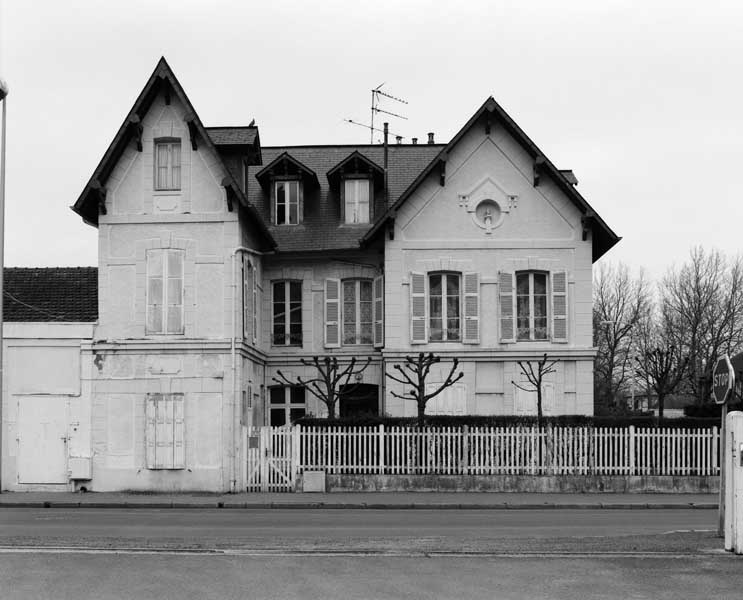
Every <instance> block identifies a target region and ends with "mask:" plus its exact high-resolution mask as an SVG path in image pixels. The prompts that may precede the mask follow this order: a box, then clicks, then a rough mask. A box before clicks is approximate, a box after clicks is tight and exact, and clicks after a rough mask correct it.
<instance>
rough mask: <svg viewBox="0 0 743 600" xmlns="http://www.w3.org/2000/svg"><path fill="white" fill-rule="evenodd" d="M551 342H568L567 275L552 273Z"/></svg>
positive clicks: (562, 272)
mask: <svg viewBox="0 0 743 600" xmlns="http://www.w3.org/2000/svg"><path fill="white" fill-rule="evenodd" d="M552 341H553V342H567V341H568V274H567V272H566V271H555V272H554V273H552Z"/></svg>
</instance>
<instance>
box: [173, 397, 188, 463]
mask: <svg viewBox="0 0 743 600" xmlns="http://www.w3.org/2000/svg"><path fill="white" fill-rule="evenodd" d="M171 398H172V400H171V406H172V407H173V462H172V464H171V468H172V469H185V468H186V426H185V425H186V413H185V406H184V401H183V394H171Z"/></svg>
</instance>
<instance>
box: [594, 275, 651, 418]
mask: <svg viewBox="0 0 743 600" xmlns="http://www.w3.org/2000/svg"><path fill="white" fill-rule="evenodd" d="M650 302H651V293H650V285H649V283H648V281H647V279H646V278H645V273H644V272H643V271H642V270H640V272H639V274H638V275H637V276H633V275H632V274H631V273H630V271H629V269H628V268H627V265H624V264H622V263H620V264H618V265H616V266H613V265H611V264H609V263H602V264H601V265H600V267H599V268H598V271H597V272H596V275H595V277H594V280H593V337H594V343H595V344H596V347H597V349H598V353H597V355H596V360H595V362H594V390H595V397H596V400H597V402H599V403H601V404H604V405H606V406H608V407H616V406H617V404H618V399H619V397H620V396H622V391H623V388H625V386H626V384H627V380H628V378H630V377H631V376H632V373H633V369H634V365H633V364H632V360H631V356H632V347H633V344H634V341H635V338H636V336H637V326H638V323H639V321H640V319H642V318H643V316H644V315H645V314H646V313H647V311H648V310H649V307H650Z"/></svg>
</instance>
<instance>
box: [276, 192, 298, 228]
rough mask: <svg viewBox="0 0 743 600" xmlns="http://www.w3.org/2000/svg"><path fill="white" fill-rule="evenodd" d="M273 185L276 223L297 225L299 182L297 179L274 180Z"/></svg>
mask: <svg viewBox="0 0 743 600" xmlns="http://www.w3.org/2000/svg"><path fill="white" fill-rule="evenodd" d="M274 186H275V188H274V193H275V198H276V207H275V212H274V214H275V215H276V225H297V224H298V223H299V220H300V211H299V205H300V202H299V198H300V194H301V193H302V190H301V183H300V182H299V181H276V182H274Z"/></svg>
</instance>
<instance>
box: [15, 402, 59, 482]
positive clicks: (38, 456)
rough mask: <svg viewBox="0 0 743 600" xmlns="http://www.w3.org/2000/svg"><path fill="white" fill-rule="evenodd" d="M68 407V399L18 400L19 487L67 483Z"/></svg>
mask: <svg viewBox="0 0 743 600" xmlns="http://www.w3.org/2000/svg"><path fill="white" fill-rule="evenodd" d="M67 404H68V400H67V398H66V397H64V396H23V397H21V398H19V400H18V483H67V441H66V440H67Z"/></svg>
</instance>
